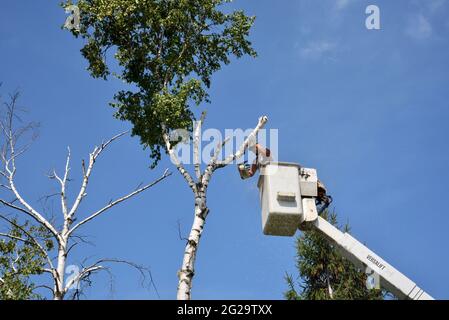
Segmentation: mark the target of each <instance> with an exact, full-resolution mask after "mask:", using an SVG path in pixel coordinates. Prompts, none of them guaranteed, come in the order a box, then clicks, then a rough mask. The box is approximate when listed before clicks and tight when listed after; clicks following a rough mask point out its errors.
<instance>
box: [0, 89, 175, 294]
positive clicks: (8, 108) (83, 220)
mask: <svg viewBox="0 0 449 320" xmlns="http://www.w3.org/2000/svg"><path fill="white" fill-rule="evenodd" d="M18 97H19V94H18V93H16V94H14V95H12V96H11V100H10V102H9V103H5V104H4V109H5V110H4V111H2V114H1V117H0V118H1V119H0V130H1V139H2V140H3V141H1V142H2V145H1V150H0V157H1V164H2V167H1V169H0V176H1V177H2V178H3V181H4V182H3V181H1V180H0V188H1V189H3V190H4V191H6V192H7V193H8V194H10V195H11V196H12V197H13V198H12V199H11V200H7V199H6V198H0V204H2V205H3V206H4V207H7V208H10V209H12V210H13V211H14V212H16V213H17V214H18V216H21V217H23V218H24V219H29V220H30V221H33V222H34V223H36V224H37V225H40V226H42V227H44V228H45V229H46V230H47V231H48V233H49V234H50V235H51V237H52V239H53V241H54V242H55V243H56V246H55V250H56V252H52V251H49V250H47V248H46V246H45V245H44V244H42V243H41V241H40V239H38V238H36V237H34V236H33V235H32V234H29V233H25V234H26V237H25V238H24V239H21V240H23V241H27V242H30V243H32V244H33V245H34V246H36V247H37V248H39V250H40V251H41V252H42V254H43V255H44V257H45V259H46V264H47V265H46V266H45V268H44V269H43V272H45V273H48V274H49V275H50V276H51V279H52V282H53V284H52V286H51V287H49V286H47V288H50V289H51V291H52V295H53V298H54V299H55V300H62V299H64V297H65V296H66V294H67V292H68V290H69V289H70V288H71V287H72V286H73V285H74V284H76V283H78V282H80V281H83V280H85V279H87V278H88V277H89V276H90V275H92V274H93V273H96V272H98V271H101V270H107V266H106V265H105V263H108V262H119V263H121V262H123V263H128V262H126V261H123V260H117V259H101V260H99V261H97V262H94V263H92V264H90V265H87V266H85V267H83V268H82V270H80V272H79V274H78V275H77V276H76V277H73V278H72V279H70V281H66V283H65V282H64V280H65V279H64V273H65V271H66V262H67V259H68V255H69V253H70V250H71V249H72V248H73V247H74V246H75V245H76V244H78V243H79V236H77V234H76V232H77V231H78V230H79V229H80V228H81V227H82V226H84V225H86V224H87V223H89V222H91V221H93V220H94V219H95V218H97V217H99V216H100V215H102V214H104V213H106V212H107V211H108V210H109V209H111V208H112V207H114V206H116V205H118V204H119V203H121V202H124V201H126V200H128V199H130V198H132V197H134V196H136V195H138V194H139V193H141V192H143V191H145V190H147V189H149V188H151V187H152V186H154V185H156V184H157V183H159V182H160V181H162V180H164V179H165V178H167V177H168V176H170V175H171V173H170V172H168V170H166V171H165V172H164V173H163V174H162V176H161V177H159V178H158V179H156V180H154V181H153V182H151V183H148V184H145V185H142V186H139V187H137V188H136V189H135V190H134V191H132V192H130V193H128V194H126V195H124V196H122V197H120V198H117V199H115V200H111V201H110V202H109V203H107V204H106V205H104V206H103V207H102V208H100V209H98V210H96V211H95V212H91V213H90V214H88V215H86V216H84V217H83V216H81V215H80V214H78V209H79V207H80V205H81V203H82V202H83V201H84V200H85V198H86V196H87V187H88V184H89V180H90V179H91V175H92V172H93V170H94V167H95V164H96V163H97V160H98V158H99V157H100V155H101V154H102V153H103V152H104V151H105V150H106V149H107V148H108V147H109V146H110V144H111V143H112V142H114V141H116V140H117V139H119V138H120V137H122V136H123V135H125V134H126V133H127V132H123V133H120V134H118V135H116V136H114V137H112V138H111V139H109V140H107V141H105V142H103V143H101V144H100V145H99V146H96V147H95V148H94V149H93V150H92V152H91V153H90V154H89V159H88V160H87V161H86V162H85V161H84V160H83V161H82V164H81V166H82V181H81V186H80V187H79V191H78V192H77V196H76V198H75V199H74V201H73V204H71V205H70V204H69V199H68V196H67V185H68V182H69V181H70V178H69V174H70V161H71V154H70V148H69V149H68V153H67V158H66V161H65V169H64V172H63V173H62V175H58V174H57V172H56V170H54V171H53V172H52V173H51V174H50V175H49V178H50V179H54V180H55V181H56V182H57V183H58V185H59V192H58V194H57V195H58V196H59V198H60V208H61V212H60V215H59V221H60V222H61V223H59V224H56V223H55V222H54V221H51V220H50V219H49V218H48V217H46V215H45V214H44V213H43V212H40V211H39V210H37V209H36V208H35V207H34V206H32V205H31V204H30V202H29V201H27V200H26V198H25V197H24V196H23V195H22V193H21V192H20V190H19V186H17V184H16V181H15V177H16V175H17V170H18V168H17V166H16V160H17V158H18V157H19V156H21V155H23V153H24V152H25V151H26V150H27V148H28V147H29V144H24V145H23V144H20V145H19V140H20V138H21V137H22V136H23V135H24V134H25V133H26V132H28V131H29V130H30V129H32V128H33V126H32V125H26V126H22V127H20V128H17V129H15V122H16V121H17V120H18V114H17V99H18ZM0 216H1V217H2V218H3V221H9V222H11V221H12V220H11V219H8V218H7V217H6V216H5V215H3V214H0ZM0 236H2V235H0ZM54 254H55V255H56V258H54V257H53V255H54ZM128 264H129V265H132V264H131V263H128ZM133 266H134V267H137V265H133Z"/></svg>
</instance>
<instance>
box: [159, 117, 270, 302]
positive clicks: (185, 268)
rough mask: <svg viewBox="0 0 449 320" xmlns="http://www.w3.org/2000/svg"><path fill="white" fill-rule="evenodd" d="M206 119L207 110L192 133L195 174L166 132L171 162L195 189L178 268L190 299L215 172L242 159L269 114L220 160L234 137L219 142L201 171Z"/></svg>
mask: <svg viewBox="0 0 449 320" xmlns="http://www.w3.org/2000/svg"><path fill="white" fill-rule="evenodd" d="M204 118H205V113H203V114H202V116H201V118H200V120H199V121H198V122H197V123H196V126H195V128H194V132H193V159H194V162H193V164H194V174H192V173H189V171H188V170H187V169H186V168H185V166H184V164H183V163H182V162H181V161H180V160H179V159H178V157H177V156H176V152H175V148H174V147H173V146H172V144H171V142H170V135H169V133H168V132H167V131H165V132H164V134H163V139H164V141H165V144H166V148H167V151H168V153H169V155H170V158H171V161H172V163H173V164H174V165H175V166H176V168H177V169H178V172H179V173H180V174H181V175H182V176H183V177H184V180H185V181H186V183H187V184H188V186H189V187H190V189H191V190H192V192H193V196H194V203H195V207H194V216H193V223H192V227H191V229H190V234H189V237H188V238H187V243H186V247H185V250H184V256H183V260H182V266H181V269H180V270H179V271H178V278H179V281H178V290H177V299H178V300H190V298H191V291H192V280H193V277H194V275H195V260H196V257H197V252H198V247H199V244H200V239H201V234H202V233H203V231H204V226H205V224H206V219H207V216H208V214H209V208H208V206H207V189H208V186H209V183H210V181H211V179H212V175H213V174H214V172H215V171H216V170H217V169H220V168H224V167H226V166H227V165H229V164H231V163H235V161H236V160H238V159H240V158H241V157H242V156H243V155H244V153H245V152H246V150H247V149H248V148H252V147H254V146H255V143H256V137H257V134H258V132H259V130H260V129H262V128H263V127H264V126H265V123H266V122H267V121H268V118H267V117H266V116H263V117H260V118H259V121H258V123H257V125H256V127H255V128H254V129H253V131H252V132H251V133H250V134H249V135H248V137H246V139H245V141H244V142H243V143H242V145H241V146H240V147H239V148H238V149H237V151H236V152H235V153H232V154H230V155H228V156H227V157H226V158H225V159H219V156H220V154H221V153H222V152H221V151H222V148H223V147H224V145H225V144H226V143H227V142H228V141H229V140H230V139H231V137H228V138H226V139H225V140H224V141H219V142H218V144H217V146H216V147H215V150H214V154H213V156H212V157H211V159H210V160H209V163H207V166H206V168H205V169H204V170H203V171H202V170H201V161H200V154H201V150H200V144H199V141H200V139H201V137H200V133H201V126H202V124H203V122H204Z"/></svg>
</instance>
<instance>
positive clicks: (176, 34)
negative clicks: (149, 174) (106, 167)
mask: <svg viewBox="0 0 449 320" xmlns="http://www.w3.org/2000/svg"><path fill="white" fill-rule="evenodd" d="M227 2H231V1H230V0H79V1H78V3H77V6H78V8H79V11H80V29H79V30H76V29H72V30H71V32H72V33H73V34H74V35H75V36H77V37H78V36H80V37H82V38H83V39H84V40H85V45H84V47H83V48H82V49H81V52H82V55H83V56H84V57H85V58H86V59H87V61H88V64H89V66H88V70H89V72H90V74H91V75H92V76H93V77H95V78H103V79H107V78H108V77H109V76H110V75H113V76H116V77H118V78H119V79H121V80H123V81H124V82H125V83H128V84H130V85H131V86H132V88H133V89H134V90H121V91H119V92H117V93H116V94H115V96H114V101H113V102H112V103H111V105H112V106H113V107H115V108H116V117H117V118H119V119H121V120H126V121H130V122H131V123H132V124H133V131H132V134H133V135H138V136H139V137H140V139H141V143H142V145H144V147H150V149H151V158H152V159H153V161H154V162H153V166H155V165H156V164H157V162H158V160H160V157H161V148H164V143H163V140H162V136H161V133H162V130H164V128H165V129H166V130H170V129H181V128H182V129H187V130H190V131H191V130H192V120H194V119H195V116H194V113H193V112H192V110H191V108H190V106H189V104H190V103H192V102H193V103H194V104H195V105H199V104H200V103H201V102H209V100H208V94H207V91H206V90H207V89H208V88H209V87H210V85H211V76H212V74H213V73H214V72H216V71H218V70H219V69H220V68H221V66H222V65H226V64H229V63H230V58H231V57H232V56H235V57H241V56H243V55H250V56H256V52H255V51H254V50H253V49H252V47H251V43H250V41H249V40H248V36H249V31H250V28H251V26H252V24H253V22H254V17H249V16H246V15H245V14H244V12H243V11H233V12H231V13H225V12H224V11H223V10H220V9H221V7H222V6H223V5H224V4H225V3H227ZM71 4H72V2H71V1H70V0H68V1H65V2H64V3H63V6H64V7H67V6H69V5H71ZM111 50H112V51H113V53H114V55H113V56H114V58H115V60H116V62H117V64H118V66H117V65H111V64H108V62H107V61H106V57H107V56H109V51H111ZM112 69H113V70H114V71H115V70H116V69H118V70H119V71H118V72H114V71H111V70H112Z"/></svg>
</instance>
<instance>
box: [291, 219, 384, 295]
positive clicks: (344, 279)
mask: <svg viewBox="0 0 449 320" xmlns="http://www.w3.org/2000/svg"><path fill="white" fill-rule="evenodd" d="M321 216H322V218H324V219H326V220H328V221H329V222H330V223H332V224H333V225H334V226H336V227H338V222H337V214H336V213H329V212H328V211H325V212H323V214H322V215H321ZM340 229H341V228H340ZM343 230H344V231H345V232H349V226H348V225H345V226H344V228H343ZM296 250H297V257H296V267H297V268H298V271H299V277H300V281H299V282H298V283H296V281H295V280H294V278H293V276H292V275H290V274H287V275H286V277H285V280H286V281H287V284H288V290H287V291H286V292H285V293H284V296H285V298H286V299H287V300H331V299H337V300H381V299H383V298H384V296H385V292H382V291H381V290H379V289H368V288H367V286H366V280H367V275H366V274H365V272H364V270H360V269H358V268H357V267H355V266H354V265H353V264H352V263H351V262H350V261H348V260H347V259H346V258H344V257H343V256H342V255H341V254H340V252H339V251H338V250H337V249H336V248H335V246H334V245H332V244H331V243H329V242H328V241H327V240H326V239H325V238H324V237H323V235H321V234H320V233H318V232H317V231H314V230H310V231H305V232H303V234H302V235H301V236H300V237H298V238H297V240H296ZM297 284H298V285H299V286H300V288H301V290H300V291H299V292H298V291H297V290H296V285H297Z"/></svg>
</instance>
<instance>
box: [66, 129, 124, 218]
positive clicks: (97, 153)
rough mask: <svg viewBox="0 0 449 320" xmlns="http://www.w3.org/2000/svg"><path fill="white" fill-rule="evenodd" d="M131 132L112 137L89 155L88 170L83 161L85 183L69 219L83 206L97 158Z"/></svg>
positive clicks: (69, 214)
mask: <svg viewBox="0 0 449 320" xmlns="http://www.w3.org/2000/svg"><path fill="white" fill-rule="evenodd" d="M128 132H129V130H127V131H125V132H122V133H119V134H117V135H115V136H114V137H112V138H111V139H109V140H108V141H106V142H104V143H102V144H101V145H100V146H99V147H95V148H94V150H93V151H92V153H90V154H89V165H88V167H87V170H86V169H85V167H84V161H83V171H84V177H83V182H82V184H81V188H80V191H79V193H78V196H77V197H76V200H75V203H74V204H73V206H72V208H71V209H70V212H69V213H68V214H67V216H68V217H69V219H71V218H72V217H73V215H74V214H75V212H76V210H78V207H79V205H80V204H81V201H82V200H83V198H84V197H85V196H86V189H87V185H88V182H89V177H90V175H91V173H92V169H93V167H94V164H95V160H97V158H98V157H99V156H100V154H101V153H102V152H103V151H104V150H105V149H106V148H107V147H108V146H109V145H110V144H111V143H112V142H113V141H115V140H117V139H118V138H120V137H122V136H123V135H125V134H127V133H128Z"/></svg>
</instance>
